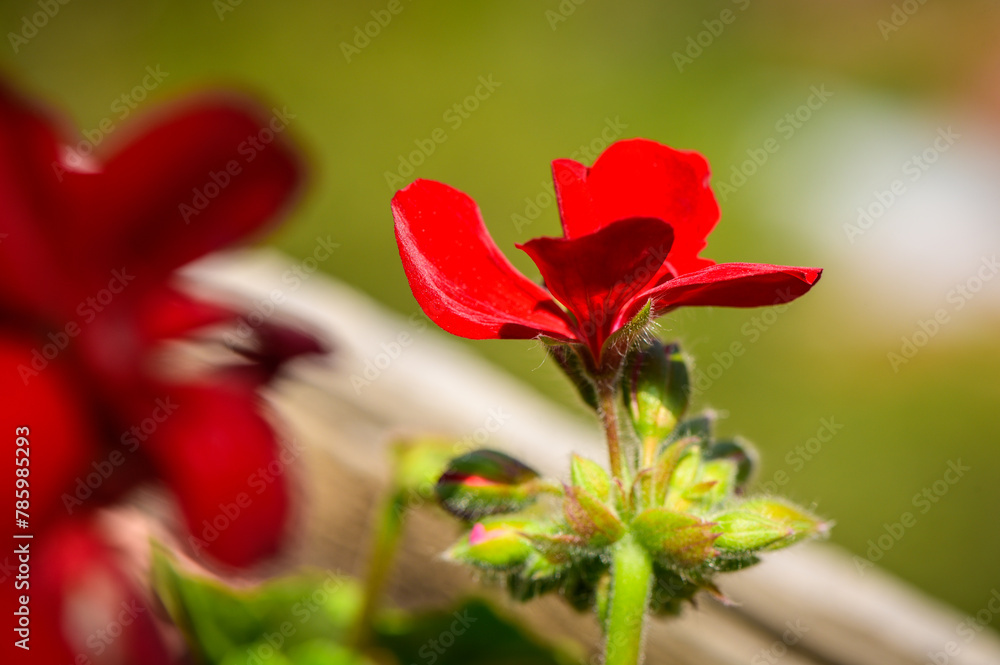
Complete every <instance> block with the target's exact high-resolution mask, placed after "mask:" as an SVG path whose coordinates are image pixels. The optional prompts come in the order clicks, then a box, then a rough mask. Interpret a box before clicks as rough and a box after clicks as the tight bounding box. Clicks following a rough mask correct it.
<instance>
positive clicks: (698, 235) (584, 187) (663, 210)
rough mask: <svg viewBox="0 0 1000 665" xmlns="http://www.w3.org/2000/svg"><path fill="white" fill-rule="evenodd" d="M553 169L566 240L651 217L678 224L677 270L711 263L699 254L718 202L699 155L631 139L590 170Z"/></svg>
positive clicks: (570, 164) (559, 165)
mask: <svg viewBox="0 0 1000 665" xmlns="http://www.w3.org/2000/svg"><path fill="white" fill-rule="evenodd" d="M552 172H553V179H554V182H555V187H556V196H557V199H558V201H559V213H560V216H561V217H562V224H563V231H564V233H565V235H566V237H567V238H570V237H577V236H582V235H586V234H589V233H593V232H594V231H597V230H598V229H600V228H603V227H604V226H607V225H608V224H610V223H611V222H615V221H617V220H620V219H627V218H630V217H652V218H657V219H662V220H663V221H665V222H668V223H669V224H670V225H671V226H673V228H674V245H673V249H672V250H671V252H670V257H669V261H670V264H671V265H672V266H673V267H674V269H675V270H676V271H677V272H678V273H679V274H683V273H685V272H690V271H692V270H697V269H698V268H703V267H705V266H709V265H712V263H713V262H712V261H711V260H709V259H701V258H698V252H700V251H701V250H702V249H703V248H704V247H705V238H706V237H707V236H708V234H709V232H711V230H712V228H713V227H714V226H715V224H716V222H718V220H719V206H718V204H717V203H716V201H715V196H714V195H713V194H712V190H711V189H710V188H709V170H708V162H706V161H705V158H704V157H702V156H701V155H700V154H698V153H696V152H690V151H681V150H674V149H673V148H669V147H667V146H665V145H662V144H659V143H656V142H655V141H648V140H646V139H631V140H627V141H618V142H616V143H613V144H612V145H611V146H610V147H609V148H608V149H607V150H605V151H604V152H603V153H602V154H601V156H600V157H598V158H597V161H596V162H594V165H593V166H592V167H591V168H589V169H586V168H584V167H583V166H582V165H581V164H578V163H577V162H574V161H572V160H568V159H560V160H556V161H555V162H553V163H552Z"/></svg>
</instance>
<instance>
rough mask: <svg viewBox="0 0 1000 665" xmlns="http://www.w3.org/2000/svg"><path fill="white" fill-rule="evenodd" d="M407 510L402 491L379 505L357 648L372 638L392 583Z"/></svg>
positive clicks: (356, 630)
mask: <svg viewBox="0 0 1000 665" xmlns="http://www.w3.org/2000/svg"><path fill="white" fill-rule="evenodd" d="M406 509H407V506H406V496H405V492H402V491H395V492H393V493H391V494H389V495H387V496H386V497H385V498H384V499H383V500H382V502H381V504H380V505H379V511H378V514H377V515H376V520H377V521H376V523H375V529H374V534H373V537H372V545H371V565H370V567H369V568H368V576H367V577H366V578H365V587H364V598H363V600H362V605H361V611H360V612H359V613H358V616H357V618H356V619H355V623H354V627H353V630H352V631H351V636H352V643H353V644H354V645H355V646H357V647H361V646H364V645H365V644H366V643H367V642H368V639H369V637H370V635H371V624H372V619H373V618H374V616H375V611H376V610H377V609H378V603H379V599H380V598H381V597H382V591H383V589H385V583H386V581H388V579H389V573H390V571H391V570H392V563H393V559H394V558H395V556H396V549H397V548H398V547H399V540H400V537H401V536H402V534H403V518H404V516H405V514H406Z"/></svg>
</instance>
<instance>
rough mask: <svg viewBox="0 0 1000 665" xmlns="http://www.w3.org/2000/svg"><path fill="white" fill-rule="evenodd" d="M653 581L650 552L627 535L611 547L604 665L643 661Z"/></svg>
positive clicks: (634, 663) (623, 664)
mask: <svg viewBox="0 0 1000 665" xmlns="http://www.w3.org/2000/svg"><path fill="white" fill-rule="evenodd" d="M652 583H653V561H652V559H650V557H649V553H648V552H646V550H645V549H643V547H642V546H641V545H639V543H637V542H635V541H634V540H633V539H632V536H631V535H628V534H626V535H625V537H624V538H622V539H621V540H619V541H618V542H617V543H615V545H614V547H613V548H612V559H611V600H610V607H609V609H608V623H607V637H606V639H607V642H606V644H605V647H604V663H605V665H637V664H638V663H640V662H642V649H643V644H642V641H643V640H642V638H643V628H644V627H645V623H646V608H647V605H648V604H649V590H650V587H651V586H652Z"/></svg>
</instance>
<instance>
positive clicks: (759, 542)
mask: <svg viewBox="0 0 1000 665" xmlns="http://www.w3.org/2000/svg"><path fill="white" fill-rule="evenodd" d="M714 519H715V523H716V524H717V525H718V529H719V531H720V532H721V533H722V535H720V536H719V538H718V540H717V541H716V542H715V544H716V547H718V548H719V549H720V550H723V551H726V552H747V551H753V550H760V549H763V548H765V547H769V546H771V545H774V544H776V543H778V542H780V541H782V540H784V539H786V538H789V537H791V536H792V535H793V533H794V532H793V531H792V530H791V529H790V528H788V527H787V526H784V525H783V524H781V523H780V522H775V521H774V520H769V519H767V518H766V517H761V516H760V515H756V514H754V513H751V512H748V511H743V510H735V511H732V512H727V513H723V514H722V515H718V516H716V517H715V518H714Z"/></svg>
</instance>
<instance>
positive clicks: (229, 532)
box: [146, 383, 296, 566]
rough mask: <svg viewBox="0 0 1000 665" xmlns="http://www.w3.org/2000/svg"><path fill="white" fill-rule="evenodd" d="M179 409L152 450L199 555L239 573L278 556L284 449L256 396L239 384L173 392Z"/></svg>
mask: <svg viewBox="0 0 1000 665" xmlns="http://www.w3.org/2000/svg"><path fill="white" fill-rule="evenodd" d="M167 401H168V402H169V403H170V404H173V405H175V408H174V409H173V412H172V413H171V414H170V415H168V416H167V417H166V419H165V420H164V422H163V424H162V425H161V426H160V429H159V430H158V431H157V432H156V433H155V435H154V436H153V438H151V439H150V441H149V444H148V445H147V448H146V449H147V450H148V451H149V452H150V454H151V455H152V457H153V458H154V459H155V460H156V462H157V464H158V466H159V468H160V470H161V473H162V475H163V476H164V477H165V479H166V481H167V483H168V484H169V485H170V487H171V489H173V491H174V494H175V496H176V499H177V501H178V502H179V503H180V506H181V510H182V512H183V513H184V517H185V519H186V521H187V525H188V529H189V531H190V532H191V536H192V539H191V540H190V541H189V542H190V543H191V544H192V545H193V546H194V549H196V550H198V551H200V552H201V551H203V552H207V553H208V554H209V555H211V556H212V557H213V558H215V559H217V560H219V561H222V562H224V563H228V564H231V565H234V566H245V565H249V564H251V563H253V562H255V561H256V560H258V559H260V558H262V557H264V556H267V555H270V554H273V553H275V552H276V551H277V550H278V549H279V547H280V545H281V539H282V535H283V533H284V530H285V526H286V521H287V517H288V512H289V497H288V484H287V480H286V477H285V470H286V467H287V466H288V464H289V463H291V462H293V461H294V458H295V456H296V454H295V452H294V451H291V452H290V449H282V450H280V452H281V455H280V456H279V447H278V444H277V441H276V440H275V434H274V431H273V430H272V429H271V426H270V425H269V424H268V423H267V422H266V421H265V420H264V418H263V417H262V416H261V415H260V413H259V406H260V405H259V403H258V400H257V398H256V396H255V395H254V393H253V391H252V390H251V389H249V388H248V387H246V386H237V385H232V383H229V384H226V385H225V386H223V385H218V386H216V385H212V386H182V387H174V389H173V390H172V391H171V392H170V393H169V398H168V400H167Z"/></svg>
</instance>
